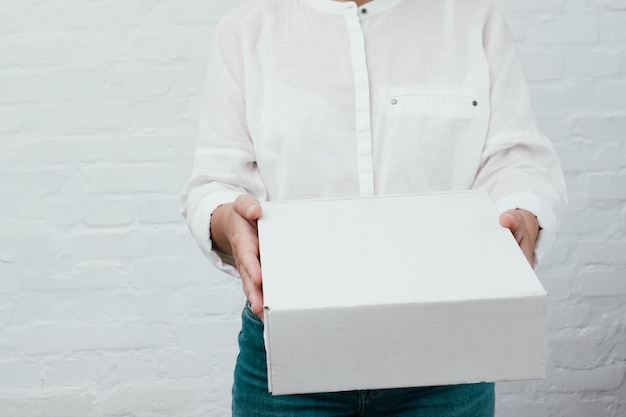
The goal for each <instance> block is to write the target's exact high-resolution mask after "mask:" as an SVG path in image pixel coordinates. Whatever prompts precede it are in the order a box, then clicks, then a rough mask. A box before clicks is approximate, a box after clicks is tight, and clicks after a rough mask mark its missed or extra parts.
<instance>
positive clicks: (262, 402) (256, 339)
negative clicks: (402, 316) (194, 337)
mask: <svg viewBox="0 0 626 417" xmlns="http://www.w3.org/2000/svg"><path fill="white" fill-rule="evenodd" d="M494 403H495V394H494V384H490V383H480V384H464V385H449V386H439V387H424V388H402V389H385V390H365V391H345V392H333V393H322V394H299V395H280V396H273V395H271V394H270V393H268V392H267V367H266V362H265V346H264V343H263V322H262V321H261V320H260V319H259V318H258V317H257V316H256V315H255V314H254V313H252V310H250V307H249V305H246V307H245V308H244V311H243V314H242V328H241V332H240V333H239V356H238V357H237V366H236V367H235V381H234V384H233V403H232V410H233V417H291V416H294V417H348V416H350V417H356V416H359V417H365V416H371V417H386V416H389V417H493V416H494Z"/></svg>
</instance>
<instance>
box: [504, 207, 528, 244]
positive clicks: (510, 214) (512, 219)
mask: <svg viewBox="0 0 626 417" xmlns="http://www.w3.org/2000/svg"><path fill="white" fill-rule="evenodd" d="M500 224H501V225H502V226H504V227H506V228H508V229H509V230H510V231H511V233H513V236H514V237H515V240H516V241H517V242H518V243H519V242H521V241H522V239H523V238H524V218H523V217H522V215H521V214H520V213H518V212H517V211H516V210H508V211H505V212H504V213H502V214H501V215H500Z"/></svg>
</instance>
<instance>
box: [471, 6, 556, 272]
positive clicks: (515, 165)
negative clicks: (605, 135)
mask: <svg viewBox="0 0 626 417" xmlns="http://www.w3.org/2000/svg"><path fill="white" fill-rule="evenodd" d="M483 45H484V49H485V54H486V58H487V61H488V64H489V71H490V83H491V84H490V106H491V115H490V121H489V129H488V133H487V139H486V143H485V147H484V150H483V155H482V160H481V166H480V169H479V171H478V174H477V176H476V179H475V181H474V188H482V189H486V190H488V191H489V192H490V194H491V196H492V197H493V198H494V199H495V201H496V205H497V207H498V209H499V210H500V211H501V212H504V211H506V210H509V209H515V208H520V209H525V210H528V211H530V212H532V213H533V214H534V215H535V216H537V219H538V221H539V225H540V227H541V228H542V230H541V231H540V233H539V239H538V241H537V246H536V249H535V261H536V263H539V262H540V261H541V259H542V258H543V256H544V255H545V253H546V252H547V251H548V250H549V248H550V246H551V245H552V242H553V240H554V236H555V232H556V227H557V224H558V221H559V219H560V218H561V213H562V211H563V208H564V205H565V203H566V200H567V197H566V190H565V180H564V178H563V172H562V169H561V164H560V161H559V158H558V156H557V154H556V151H555V150H554V147H553V146H552V144H551V142H550V141H549V140H548V139H547V138H546V137H545V136H544V135H543V134H542V133H541V131H540V130H539V127H538V123H537V120H536V117H535V114H534V110H533V108H532V105H531V102H530V94H529V91H528V86H527V82H526V79H525V77H524V73H523V69H522V65H521V62H520V60H519V58H518V56H517V53H516V50H515V45H514V41H513V37H512V36H511V33H510V31H509V29H508V28H507V26H506V24H505V22H504V19H503V17H502V15H501V14H500V12H499V11H497V10H496V9H495V8H493V7H492V8H491V9H490V12H489V13H488V17H487V20H486V23H485V26H484V31H483Z"/></svg>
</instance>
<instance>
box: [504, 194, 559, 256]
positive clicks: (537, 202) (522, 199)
mask: <svg viewBox="0 0 626 417" xmlns="http://www.w3.org/2000/svg"><path fill="white" fill-rule="evenodd" d="M496 207H497V208H498V211H499V212H500V214H502V213H504V212H505V211H507V210H514V209H523V210H528V211H530V212H531V213H532V214H534V215H535V216H536V217H537V221H538V222H539V227H541V230H540V231H539V235H538V236H537V243H536V245H535V257H534V258H535V259H534V261H535V267H536V266H537V265H539V264H540V263H541V261H542V259H543V258H544V256H545V255H546V254H547V253H548V252H549V250H550V248H551V247H552V244H553V243H554V237H555V235H556V217H555V216H554V213H553V212H552V210H551V209H550V206H549V205H548V204H547V203H546V202H545V201H543V200H542V199H541V198H540V197H539V196H538V195H536V194H533V193H515V194H509V195H508V196H506V197H504V198H501V199H500V200H498V201H496Z"/></svg>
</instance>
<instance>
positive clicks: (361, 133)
mask: <svg viewBox="0 0 626 417" xmlns="http://www.w3.org/2000/svg"><path fill="white" fill-rule="evenodd" d="M359 13H360V12H359V11H357V10H355V7H354V6H352V7H350V8H348V9H347V10H346V13H345V15H344V16H345V19H346V25H347V27H348V33H349V35H350V51H351V55H352V69H353V74H354V88H355V97H354V98H355V114H356V141H357V163H358V174H359V194H360V195H362V196H371V195H374V194H375V193H376V192H375V189H374V166H373V154H372V127H371V108H370V87H369V74H368V70H367V57H366V54H365V38H364V36H363V30H362V28H361V22H360V19H359Z"/></svg>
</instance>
